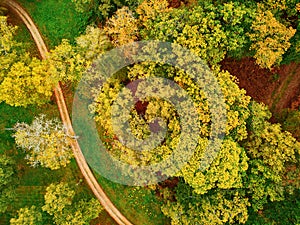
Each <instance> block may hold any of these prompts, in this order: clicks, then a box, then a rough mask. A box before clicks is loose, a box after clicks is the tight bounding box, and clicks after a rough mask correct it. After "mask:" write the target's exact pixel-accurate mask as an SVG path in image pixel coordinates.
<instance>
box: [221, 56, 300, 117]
mask: <svg viewBox="0 0 300 225" xmlns="http://www.w3.org/2000/svg"><path fill="white" fill-rule="evenodd" d="M221 65H222V67H221V68H222V69H223V70H228V71H229V72H230V73H231V74H232V75H234V76H236V77H237V78H238V80H239V86H240V87H241V88H243V89H245V90H246V91H247V95H249V96H251V97H252V98H253V99H254V100H256V101H258V102H263V103H265V104H266V105H268V106H269V108H270V109H271V111H272V113H280V112H281V111H282V109H284V108H297V107H299V103H300V100H299V98H300V97H299V96H300V70H299V69H300V65H299V64H295V63H291V64H289V65H283V66H281V67H279V68H275V69H273V70H272V71H270V70H267V69H262V68H260V67H259V66H258V65H257V64H256V63H255V60H254V59H252V58H243V59H242V60H235V59H230V58H229V59H225V60H224V61H223V62H222V63H221Z"/></svg>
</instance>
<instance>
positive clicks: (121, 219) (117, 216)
mask: <svg viewBox="0 0 300 225" xmlns="http://www.w3.org/2000/svg"><path fill="white" fill-rule="evenodd" d="M0 4H2V5H4V6H6V7H8V8H9V9H10V10H12V11H13V12H14V13H15V14H17V15H18V16H19V17H20V18H21V19H22V21H23V22H24V24H25V25H26V27H27V28H28V30H29V32H30V33H31V35H32V37H33V39H34V41H35V43H36V45H37V48H38V50H39V53H40V55H41V57H42V59H45V58H46V57H47V52H48V49H47V47H46V44H45V42H44V40H43V38H42V36H41V34H40V32H39V30H38V29H37V27H36V25H35V24H34V22H33V20H32V19H31V17H30V16H29V15H28V13H27V12H26V11H25V10H24V9H23V8H22V7H21V6H20V5H19V4H17V3H16V2H14V1H13V0H0ZM54 94H55V98H56V102H57V106H58V109H59V112H60V116H61V120H62V122H63V124H64V126H65V127H66V129H67V132H68V134H69V135H71V136H75V132H74V130H73V127H72V123H71V120H70V117H69V113H68V109H67V106H66V103H65V100H64V96H63V92H62V90H61V86H60V84H58V85H57V87H55V88H54ZM71 146H72V150H73V154H74V157H75V159H76V162H77V164H78V167H79V169H80V171H81V173H82V174H83V176H84V178H85V179H86V181H87V183H88V185H89V187H90V188H91V190H92V191H93V193H94V195H95V196H96V197H97V199H98V200H99V201H100V203H101V205H102V206H103V207H104V208H105V210H106V211H107V212H108V213H109V215H110V216H111V217H112V218H113V219H114V220H115V221H116V222H117V223H118V224H122V225H132V223H131V222H130V221H129V220H128V219H127V218H126V217H125V216H124V215H122V214H121V212H120V211H119V210H118V209H117V208H116V207H115V206H114V205H113V203H112V202H111V201H110V199H109V198H108V197H107V195H106V194H105V193H104V191H103V189H102V188H101V187H100V185H99V184H98V182H97V180H96V178H95V177H94V175H93V173H92V171H91V169H90V168H89V166H88V164H87V162H86V160H85V158H84V155H83V154H82V151H81V149H80V146H79V144H78V142H77V140H76V139H73V140H72V143H71Z"/></svg>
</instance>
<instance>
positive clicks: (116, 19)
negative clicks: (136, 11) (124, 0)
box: [104, 7, 138, 46]
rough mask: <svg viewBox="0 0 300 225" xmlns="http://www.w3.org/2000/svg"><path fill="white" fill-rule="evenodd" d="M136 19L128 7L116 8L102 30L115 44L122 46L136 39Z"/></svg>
mask: <svg viewBox="0 0 300 225" xmlns="http://www.w3.org/2000/svg"><path fill="white" fill-rule="evenodd" d="M137 23H138V20H137V19H136V18H134V16H133V13H132V11H130V10H129V8H128V7H122V8H121V9H118V10H117V11H116V13H115V14H114V15H113V16H112V17H111V18H110V19H109V20H108V21H107V22H106V26H105V27H104V30H105V31H106V33H107V34H108V35H109V36H110V37H111V39H112V43H113V44H114V45H115V46H122V45H125V44H127V43H130V42H134V41H136V40H137V39H138V24H137Z"/></svg>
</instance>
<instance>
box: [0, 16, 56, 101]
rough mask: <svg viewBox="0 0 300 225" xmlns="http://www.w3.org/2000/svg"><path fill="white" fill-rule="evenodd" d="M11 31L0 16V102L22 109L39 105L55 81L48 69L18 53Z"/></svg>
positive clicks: (20, 46)
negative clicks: (31, 105)
mask: <svg viewBox="0 0 300 225" xmlns="http://www.w3.org/2000/svg"><path fill="white" fill-rule="evenodd" d="M15 31H16V27H13V26H10V25H8V24H7V21H6V17H0V34H1V36H0V43H1V45H0V66H1V68H2V69H1V71H0V102H2V101H4V102H6V103H7V104H9V105H12V106H25V107H26V106H28V105H30V104H43V103H45V102H47V101H49V99H50V97H51V96H52V89H53V87H54V86H55V85H56V83H57V82H58V80H57V79H55V77H51V76H49V73H50V71H49V70H50V68H49V67H48V66H47V65H46V64H45V63H44V62H42V61H41V60H38V59H37V58H34V57H33V58H31V57H30V56H29V53H26V52H24V50H22V44H21V43H18V42H17V41H15V39H14V34H15Z"/></svg>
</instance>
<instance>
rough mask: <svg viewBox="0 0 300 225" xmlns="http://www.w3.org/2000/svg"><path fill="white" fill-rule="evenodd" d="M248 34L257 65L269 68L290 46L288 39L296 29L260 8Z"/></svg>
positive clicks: (277, 62) (280, 59) (276, 62)
mask: <svg viewBox="0 0 300 225" xmlns="http://www.w3.org/2000/svg"><path fill="white" fill-rule="evenodd" d="M251 28H252V32H251V33H250V34H248V35H249V37H250V39H251V41H252V45H251V49H252V50H254V51H255V55H254V58H255V59H256V62H257V64H258V65H260V66H261V67H263V68H268V69H271V68H272V67H273V66H278V65H279V64H280V62H281V61H282V55H283V54H284V53H285V52H286V50H287V49H288V48H289V47H290V46H291V44H290V42H289V40H290V39H291V38H292V37H293V36H294V35H295V33H296V30H295V29H293V28H292V27H286V26H285V25H284V24H282V23H280V22H279V21H278V20H277V19H276V18H275V17H274V15H273V14H272V12H271V11H263V9H260V10H259V12H258V13H257V16H256V19H255V21H254V22H253V24H252V27H251Z"/></svg>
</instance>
